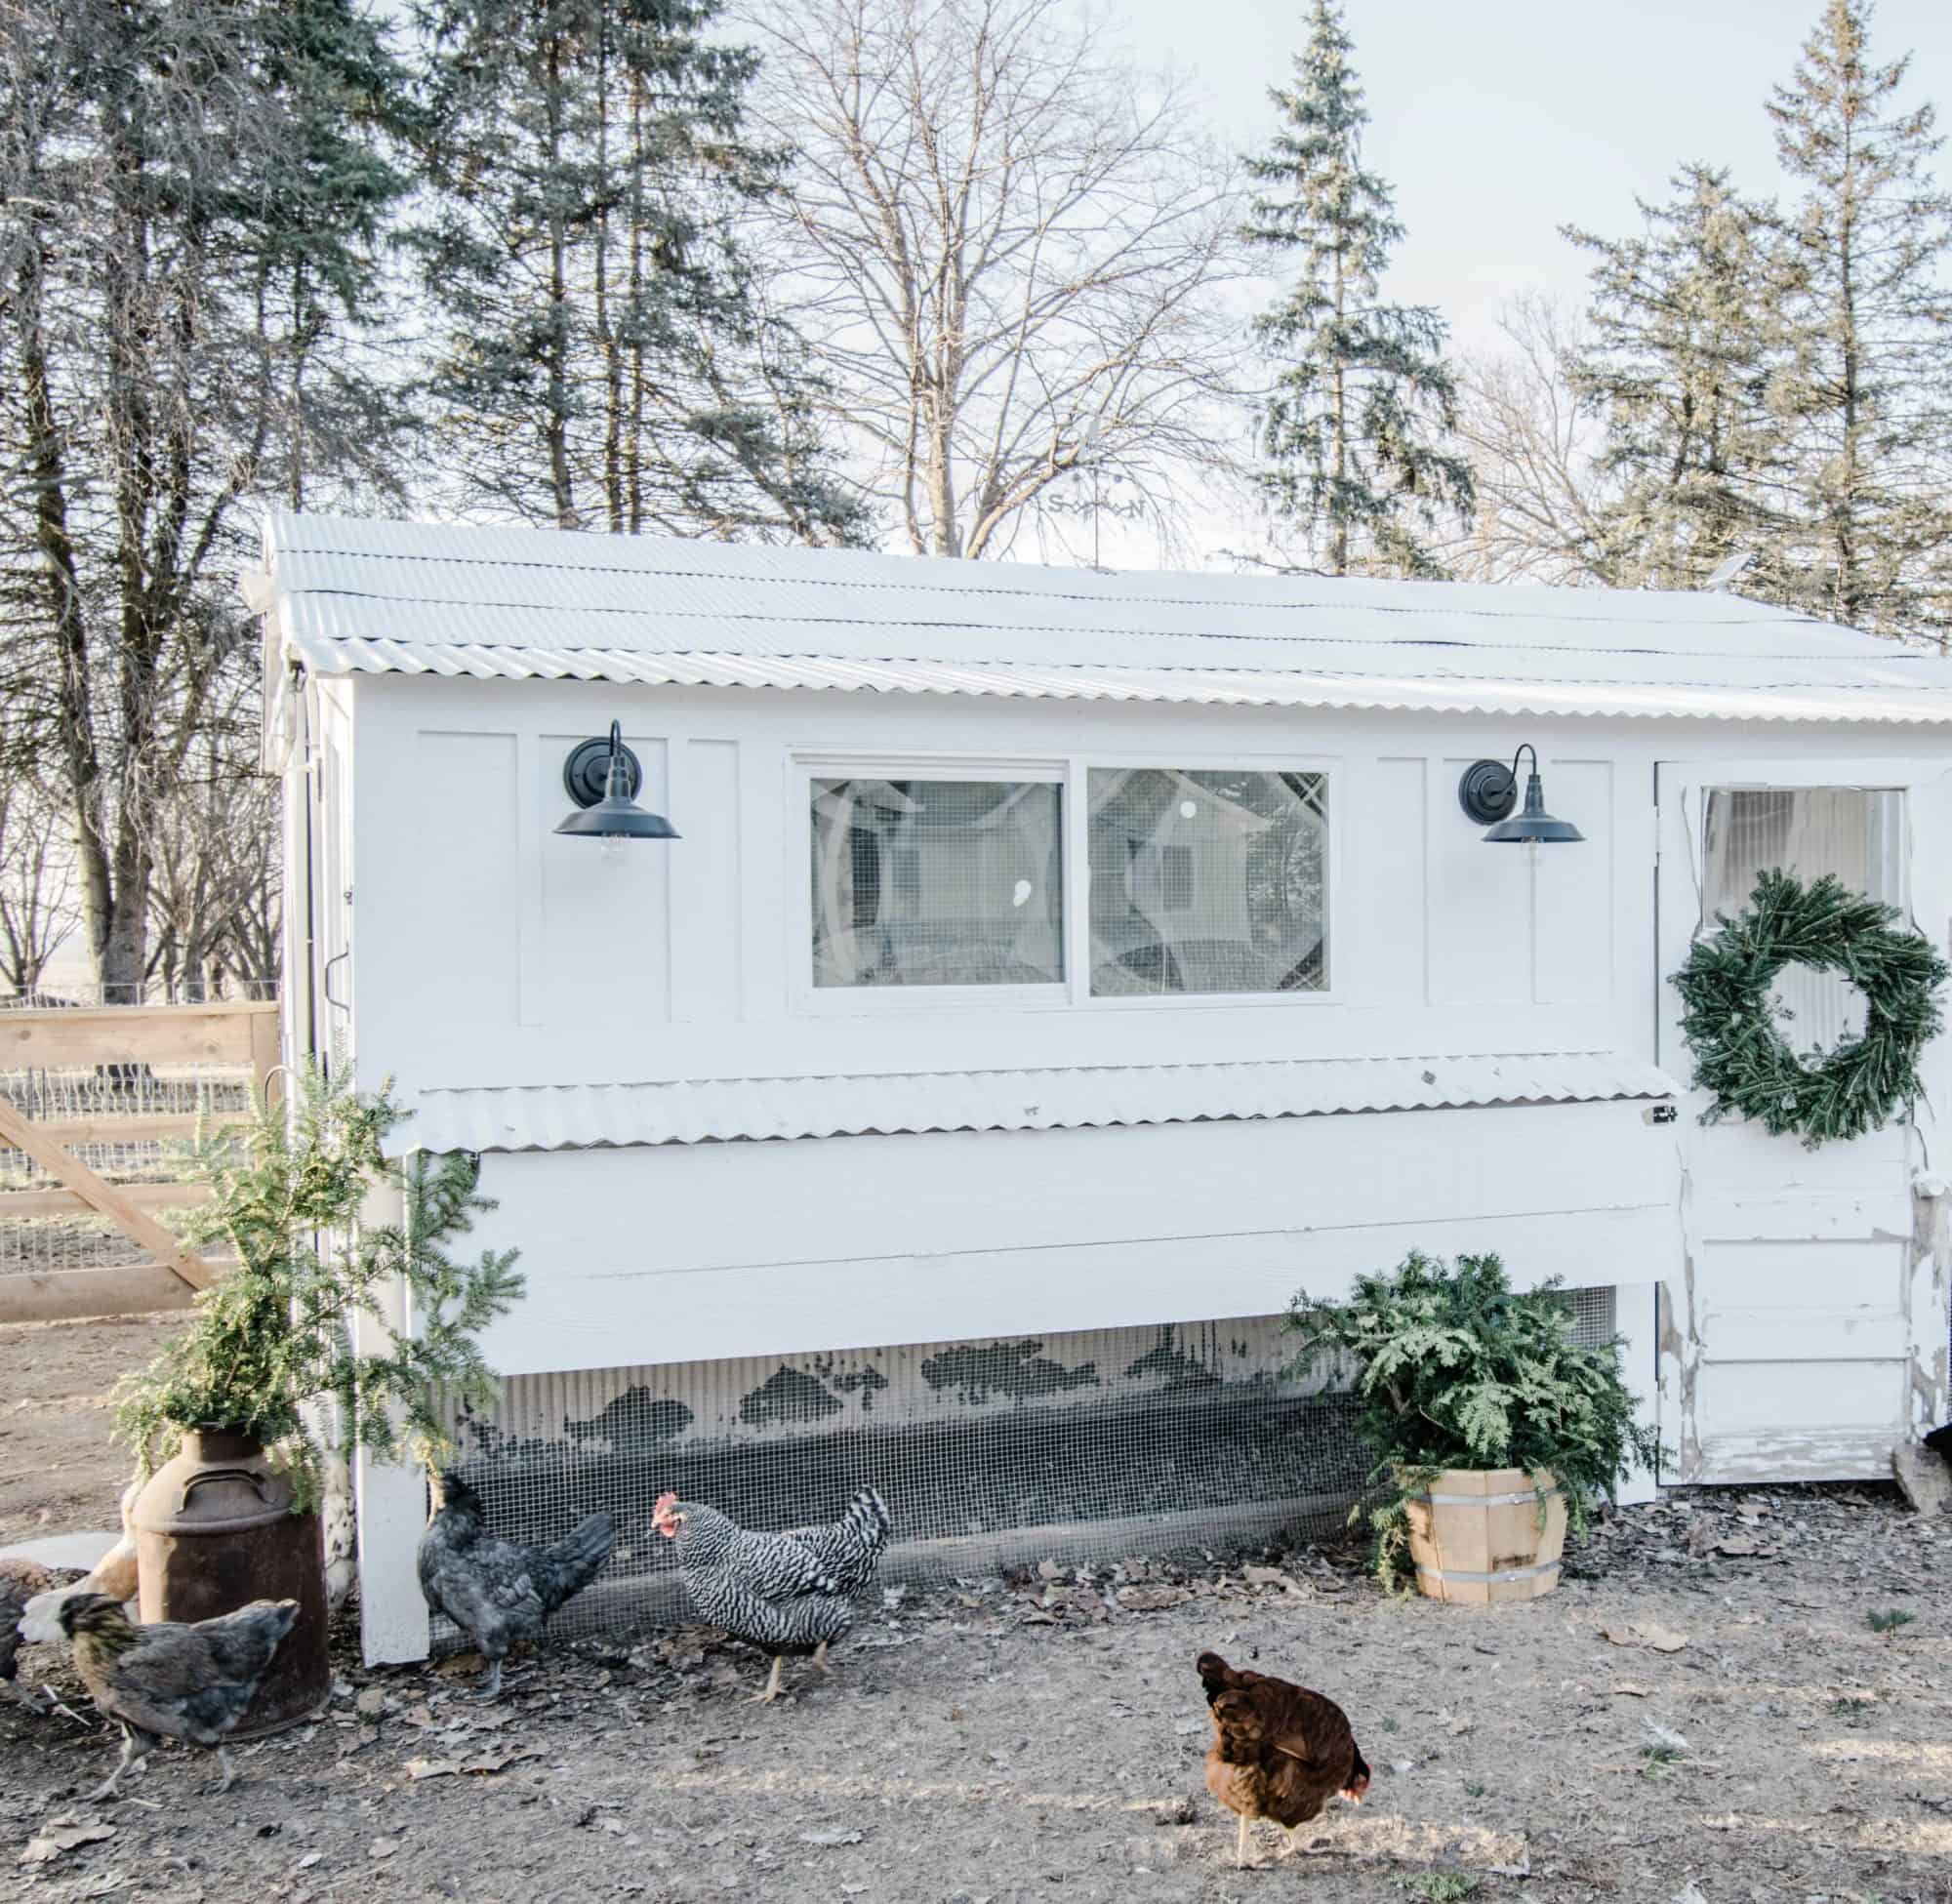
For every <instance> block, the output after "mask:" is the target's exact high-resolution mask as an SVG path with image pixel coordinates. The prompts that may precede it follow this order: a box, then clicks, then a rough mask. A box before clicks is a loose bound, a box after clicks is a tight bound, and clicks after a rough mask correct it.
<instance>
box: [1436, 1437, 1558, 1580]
mask: <svg viewBox="0 0 1952 1904" xmlns="http://www.w3.org/2000/svg"><path fill="white" fill-rule="evenodd" d="M1540 1489H1543V1490H1544V1492H1545V1514H1544V1517H1543V1519H1541V1517H1540V1515H1539V1503H1538V1496H1539V1490H1540ZM1405 1505H1406V1507H1407V1509H1408V1512H1409V1551H1410V1558H1411V1559H1412V1560H1414V1561H1415V1563H1416V1584H1417V1586H1418V1587H1419V1588H1420V1589H1421V1590H1422V1592H1423V1593H1424V1594H1425V1595H1427V1596H1428V1597H1429V1598H1430V1599H1432V1600H1455V1601H1457V1602H1459V1603H1460V1604H1462V1605H1466V1606H1488V1605H1491V1604H1492V1603H1494V1602H1495V1601H1498V1600H1536V1599H1537V1598H1538V1596H1539V1595H1540V1594H1549V1593H1551V1591H1552V1590H1553V1588H1555V1587H1556V1586H1558V1585H1559V1561H1560V1556H1561V1554H1562V1553H1563V1552H1564V1551H1565V1547H1566V1497H1565V1496H1564V1495H1563V1494H1561V1492H1560V1491H1559V1488H1558V1486H1557V1484H1556V1483H1555V1482H1554V1480H1553V1478H1552V1476H1551V1475H1550V1474H1549V1473H1547V1472H1546V1471H1545V1470H1543V1469H1541V1470H1540V1471H1539V1473H1538V1475H1537V1477H1536V1478H1535V1482H1534V1477H1533V1476H1531V1475H1528V1474H1527V1473H1526V1472H1525V1470H1524V1469H1523V1468H1493V1469H1488V1470H1474V1469H1470V1468H1445V1469H1444V1470H1443V1471H1442V1472H1441V1473H1439V1474H1438V1475H1437V1476H1436V1478H1435V1479H1433V1480H1432V1481H1431V1483H1430V1489H1429V1492H1427V1493H1424V1494H1413V1495H1411V1496H1410V1498H1409V1500H1408V1501H1407V1503H1405Z"/></svg>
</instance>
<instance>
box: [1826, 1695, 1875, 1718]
mask: <svg viewBox="0 0 1952 1904" xmlns="http://www.w3.org/2000/svg"><path fill="white" fill-rule="evenodd" d="M1877 1703H1878V1702H1877V1701H1876V1700H1875V1699H1866V1698H1863V1697H1862V1696H1861V1695H1859V1694H1857V1693H1854V1692H1847V1693H1844V1694H1842V1695H1841V1696H1840V1697H1838V1698H1835V1699H1833V1700H1831V1702H1830V1717H1831V1718H1832V1719H1861V1718H1862V1717H1863V1716H1864V1714H1866V1713H1867V1712H1869V1711H1870V1710H1871V1709H1872V1708H1873V1707H1874V1706H1875V1705H1876V1704H1877Z"/></svg>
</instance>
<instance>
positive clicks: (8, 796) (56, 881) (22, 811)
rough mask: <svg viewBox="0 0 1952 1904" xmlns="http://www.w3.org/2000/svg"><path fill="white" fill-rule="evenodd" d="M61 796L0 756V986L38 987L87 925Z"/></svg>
mask: <svg viewBox="0 0 1952 1904" xmlns="http://www.w3.org/2000/svg"><path fill="white" fill-rule="evenodd" d="M63 832H64V829H63V826H62V810H61V799H60V796H59V795H58V794H56V793H55V792H53V791H52V790H50V789H49V788H48V787H46V786H45V785H44V784H43V783H42V782H41V781H39V780H38V779H36V778H35V777H34V775H33V774H32V773H31V772H27V771H21V770H20V767H19V765H18V761H17V760H4V759H0V984H5V985H6V986H7V988H8V989H9V991H11V992H12V993H13V994H14V996H15V997H17V998H26V997H30V996H32V994H33V993H36V992H38V991H39V990H40V985H41V975H42V974H43V973H44V972H45V971H46V970H47V968H48V964H49V961H50V960H52V959H53V957H54V955H55V953H56V952H60V951H61V947H62V945H63V944H64V943H65V942H66V941H67V939H68V938H69V937H70V936H71V935H72V934H73V932H74V930H75V928H76V927H77V926H78V925H79V924H80V923H81V914H80V911H79V910H78V908H77V907H76V905H75V893H74V853H73V851H72V849H71V848H70V847H69V845H68V843H67V841H66V839H65V838H64V837H63Z"/></svg>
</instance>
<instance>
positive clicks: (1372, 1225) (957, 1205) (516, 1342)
mask: <svg viewBox="0 0 1952 1904" xmlns="http://www.w3.org/2000/svg"><path fill="white" fill-rule="evenodd" d="M1674 1156H1675V1150H1674V1144H1673V1140H1672V1136H1671V1133H1670V1132H1669V1131H1668V1130H1667V1129H1664V1128H1660V1127H1650V1126H1649V1125H1648V1124H1647V1119H1646V1108H1645V1107H1644V1106H1642V1105H1638V1104H1586V1105H1558V1106H1550V1107H1540V1108H1536V1109H1518V1108H1513V1109H1502V1110H1469V1111H1415V1112H1403V1113H1398V1114H1382V1115H1369V1116H1348V1117H1309V1118H1290V1119H1280V1120H1274V1121H1266V1122H1246V1123H1211V1124H1169V1125H1151V1126H1143V1127H1133V1128H1118V1129H1087V1130H1065V1131H1000V1132H998V1131H991V1132H940V1133H931V1134H928V1135H925V1136H912V1137H861V1138H828V1139H820V1140H810V1141H803V1142H773V1143H756V1144H755V1143H745V1144H706V1145H667V1146H658V1147H652V1148H633V1149H628V1150H614V1151H581V1152H555V1153H542V1154H537V1153H526V1154H520V1155H489V1156H487V1157H485V1158H484V1159H483V1179H482V1187H483V1189H484V1190H485V1191H486V1193H487V1194H488V1195H491V1196H493V1197H495V1198H497V1199H498V1202H499V1207H498V1208H497V1209H496V1210H495V1211H494V1213H493V1214H492V1215H490V1216H488V1217H485V1218H483V1219H482V1221H481V1224H480V1226H479V1229H478V1233H477V1234H478V1238H479V1241H480V1242H482V1243H483V1244H493V1245H496V1246H514V1247H517V1248H519V1249H520V1250H521V1251H522V1263H521V1267H522V1270H523V1272H524V1274H525V1275H526V1276H527V1277H528V1284H529V1293H528V1297H527V1300H526V1301H525V1302H524V1303H523V1305H522V1307H521V1308H520V1309H519V1310H517V1311H516V1312H515V1313H514V1314H512V1315H510V1316H509V1317H506V1318H505V1319H504V1320H502V1321H501V1322H498V1323H497V1324H496V1325H495V1326H494V1328H493V1329H492V1330H491V1331H490V1333H489V1335H488V1337H487V1338H486V1342H485V1347H486V1350H487V1353H488V1356H489V1358H490V1360H491V1361H493V1362H494V1363H495V1365H496V1366H497V1367H498V1368H501V1369H503V1370H504V1371H505V1372H508V1373H530V1372H535V1371H540V1370H546V1369H577V1368H603V1367H611V1366H615V1365H616V1364H617V1363H619V1362H620V1361H625V1360H634V1359H643V1360H655V1361H695V1360H707V1359H710V1358H712V1357H718V1356H734V1355H740V1356H750V1355H771V1354H787V1353H804V1352H808V1351H813V1350H821V1349H848V1348H859V1347H862V1346H865V1345H870V1344H876V1343H889V1342H912V1341H920V1340H934V1339H938V1338H950V1337H956V1338H960V1337H967V1336H978V1335H983V1334H985V1333H989V1332H993V1331H1037V1330H1052V1329H1085V1328H1109V1327H1118V1326H1124V1325H1128V1324H1130V1325H1138V1324H1145V1323H1161V1322H1186V1321H1204V1320H1206V1319H1208V1318H1210V1317H1216V1316H1249V1315H1265V1314H1269V1313H1272V1312H1274V1311H1277V1310H1280V1309H1281V1308H1283V1307H1285V1305H1286V1303H1287V1300H1288V1298H1289V1297H1290V1296H1292V1295H1293V1294H1294V1292H1295V1290H1296V1289H1297V1288H1300V1287H1302V1286H1304V1285H1306V1286H1307V1287H1308V1289H1309V1290H1310V1292H1311V1293H1319V1294H1322V1295H1335V1294H1339V1293H1342V1292H1343V1291H1345V1290H1346V1289H1347V1287H1348V1286H1349V1279H1350V1277H1351V1276H1354V1275H1355V1274H1357V1273H1358V1272H1360V1271H1362V1270H1370V1269H1378V1268H1386V1267H1388V1266H1389V1265H1391V1264H1393V1263H1394V1262H1396V1261H1397V1260H1399V1259H1400V1258H1401V1257H1402V1255H1403V1253H1404V1251H1405V1250H1407V1249H1408V1248H1409V1247H1410V1246H1411V1245H1412V1244H1422V1245H1423V1246H1424V1247H1426V1248H1432V1249H1439V1250H1454V1249H1479V1248H1483V1249H1498V1250H1501V1251H1502V1252H1503V1253H1504V1254H1505V1256H1506V1258H1507V1260H1508V1262H1509V1264H1510V1266H1511V1268H1512V1270H1513V1273H1514V1275H1515V1276H1517V1277H1518V1278H1519V1279H1520V1280H1521V1281H1523V1282H1525V1283H1535V1282H1540V1281H1543V1280H1545V1279H1546V1278H1547V1277H1549V1276H1563V1277H1564V1278H1565V1279H1566V1281H1567V1282H1569V1283H1580V1284H1593V1283H1616V1282H1645V1281H1649V1280H1656V1279H1665V1278H1667V1277H1668V1276H1671V1275H1672V1274H1673V1273H1674V1271H1675V1269H1676V1267H1677V1266H1676V1263H1675V1260H1674V1252H1675V1249H1676V1247H1677V1244H1678V1241H1679V1237H1678V1233H1677V1230H1676V1226H1675V1223H1674V1218H1673V1212H1674V1199H1675V1176H1674V1171H1675V1163H1674Z"/></svg>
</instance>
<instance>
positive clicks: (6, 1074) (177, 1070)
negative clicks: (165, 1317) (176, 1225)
mask: <svg viewBox="0 0 1952 1904" xmlns="http://www.w3.org/2000/svg"><path fill="white" fill-rule="evenodd" d="M0 1101H4V1102H5V1103H7V1104H8V1105H9V1106H11V1107H12V1108H13V1109H14V1110H16V1111H18V1112H20V1114H22V1115H23V1116H26V1117H29V1118H31V1119H33V1120H34V1121H35V1122H36V1123H45V1124H55V1125H61V1124H74V1123H82V1122H86V1123H89V1124H92V1125H95V1126H97V1128H98V1131H99V1133H100V1134H99V1136H98V1137H97V1138H96V1139H95V1140H94V1141H91V1142H87V1143H75V1144H70V1145H69V1146H68V1147H67V1148H68V1153H69V1155H72V1156H73V1157H75V1158H77V1159H78V1160H79V1161H80V1162H82V1163H84V1164H86V1165H87V1166H88V1168H89V1169H90V1170H92V1171H94V1172H95V1173H96V1175H97V1176H99V1177H102V1178H104V1179H106V1180H107V1181H108V1182H109V1183H111V1184H118V1185H142V1184H168V1183H175V1182H179V1181H180V1180H181V1179H182V1175H183V1165H182V1162H181V1160H180V1154H181V1150H182V1142H181V1140H172V1139H167V1138H162V1137H157V1136H151V1135H131V1136H127V1137H124V1136H121V1135H118V1134H117V1132H116V1129H115V1126H116V1125H117V1123H118V1122H123V1123H129V1124H132V1125H134V1124H136V1123H137V1122H138V1120H141V1119H145V1118H155V1117H162V1116H173V1117H182V1116H194V1117H202V1118H204V1119H205V1120H207V1121H208V1122H210V1123H212V1124H223V1123H225V1122H228V1121H230V1120H233V1119H235V1118H238V1117H242V1116H245V1115H247V1114H249V1111H250V1108H251V1073H250V1070H249V1068H248V1067H246V1066H227V1065H162V1066H151V1065H147V1064H142V1063H132V1064H104V1065H92V1066H77V1067H73V1068H62V1069H60V1070H51V1069H45V1068H38V1067H37V1068H35V1069H32V1070H18V1069H17V1070H12V1071H0ZM60 1188H61V1184H60V1181H59V1179H57V1178H56V1177H54V1176H53V1175H52V1174H51V1173H49V1172H48V1171H45V1170H43V1169H41V1168H40V1166H39V1165H37V1164H36V1163H34V1162H33V1160H32V1159H31V1158H29V1157H28V1156H27V1155H25V1153H24V1152H20V1151H15V1150H10V1149H7V1148H5V1147H4V1146H0V1193H32V1192H46V1191H56V1190H59V1189H60ZM144 1207H146V1208H148V1209H150V1211H151V1213H152V1214H154V1215H156V1216H158V1217H159V1219H161V1220H162V1221H164V1223H165V1224H166V1225H167V1223H168V1207H167V1206H160V1207H159V1206H155V1205H146V1204H145V1206H144ZM147 1255H148V1251H146V1250H145V1249H143V1248H142V1245H140V1244H138V1243H135V1242H132V1241H131V1240H130V1239H129V1238H128V1237H127V1236H124V1235H123V1234H122V1233H121V1232H120V1231H119V1230H117V1229H116V1228H115V1226H114V1225H113V1224H112V1223H110V1222H108V1221H107V1220H106V1219H104V1218H102V1217H97V1216H93V1215H88V1214H56V1215H42V1214H32V1213H24V1214H17V1213H16V1212H15V1211H13V1210H7V1209H0V1276H28V1275H44V1274H47V1273H50V1272H54V1271H60V1270H101V1269H113V1268H115V1267H117V1266H119V1265H122V1264H127V1263H140V1262H142V1261H144V1260H145V1259H146V1257H147Z"/></svg>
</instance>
